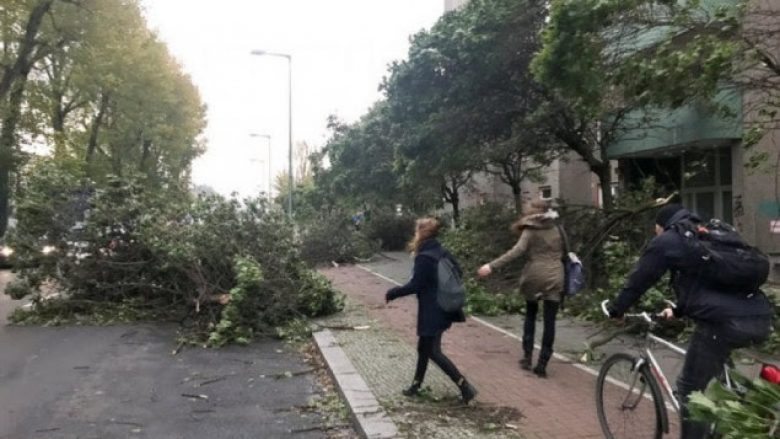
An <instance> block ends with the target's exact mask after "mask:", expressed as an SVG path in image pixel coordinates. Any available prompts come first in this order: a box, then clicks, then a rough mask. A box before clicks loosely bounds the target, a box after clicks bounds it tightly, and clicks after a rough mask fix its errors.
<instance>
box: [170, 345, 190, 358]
mask: <svg viewBox="0 0 780 439" xmlns="http://www.w3.org/2000/svg"><path fill="white" fill-rule="evenodd" d="M185 344H187V342H185V341H180V342H179V344H178V345H176V349H174V350H173V351H172V352H171V355H173V356H176V355H179V353H180V352H181V350H182V349H184V345H185Z"/></svg>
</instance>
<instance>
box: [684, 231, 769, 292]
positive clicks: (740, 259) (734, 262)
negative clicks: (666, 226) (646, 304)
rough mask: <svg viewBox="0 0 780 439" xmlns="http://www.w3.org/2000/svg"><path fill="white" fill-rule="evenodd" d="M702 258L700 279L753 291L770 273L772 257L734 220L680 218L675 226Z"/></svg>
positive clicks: (721, 287)
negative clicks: (749, 239) (744, 236)
mask: <svg viewBox="0 0 780 439" xmlns="http://www.w3.org/2000/svg"><path fill="white" fill-rule="evenodd" d="M672 227H673V228H674V229H676V230H677V232H678V233H680V234H681V235H682V237H683V240H684V242H685V243H686V245H688V246H689V248H690V249H691V250H692V252H693V254H694V255H695V257H696V258H697V260H698V261H699V263H698V264H694V267H696V269H698V271H699V280H700V282H702V283H704V284H706V285H707V286H709V287H711V288H713V289H715V290H718V291H724V292H732V293H740V294H752V293H755V292H756V291H757V290H758V288H759V287H760V286H761V285H762V284H763V283H765V282H766V281H767V278H768V277H769V258H767V257H766V255H765V254H763V253H761V251H759V250H758V249H757V248H755V247H753V246H751V245H748V243H746V242H745V240H744V239H742V237H741V236H740V235H739V233H738V232H737V229H736V228H735V227H734V226H732V225H731V224H727V223H725V222H723V221H721V220H717V219H713V220H710V221H709V222H708V223H694V222H692V221H681V222H679V223H677V224H675V225H674V226H672Z"/></svg>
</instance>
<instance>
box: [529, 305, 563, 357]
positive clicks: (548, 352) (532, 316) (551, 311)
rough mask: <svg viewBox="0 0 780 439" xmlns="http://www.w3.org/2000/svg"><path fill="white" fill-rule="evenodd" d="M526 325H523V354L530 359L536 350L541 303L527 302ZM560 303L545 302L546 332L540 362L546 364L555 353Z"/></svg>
mask: <svg viewBox="0 0 780 439" xmlns="http://www.w3.org/2000/svg"><path fill="white" fill-rule="evenodd" d="M525 304H526V307H525V310H526V312H525V324H524V325H523V352H524V353H525V355H526V357H530V356H531V353H532V352H533V350H534V332H536V315H537V314H538V312H539V302H538V301H536V300H533V301H531V300H529V301H526V302H525ZM559 307H560V303H558V302H555V301H552V300H545V301H544V332H542V350H541V351H540V352H539V361H541V362H543V363H544V364H546V363H547V361H548V360H549V359H550V357H551V356H552V353H553V342H555V318H556V316H557V315H558V308H559Z"/></svg>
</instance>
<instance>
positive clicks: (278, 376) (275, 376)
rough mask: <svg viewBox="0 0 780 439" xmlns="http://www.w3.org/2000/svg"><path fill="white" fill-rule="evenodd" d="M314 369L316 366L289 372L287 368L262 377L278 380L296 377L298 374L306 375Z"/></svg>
mask: <svg viewBox="0 0 780 439" xmlns="http://www.w3.org/2000/svg"><path fill="white" fill-rule="evenodd" d="M316 370H317V368H311V369H304V370H299V371H295V372H290V371H289V370H288V371H285V372H282V373H276V374H273V375H264V376H263V377H264V378H273V379H275V380H280V379H282V378H292V377H296V376H300V375H308V374H310V373H314V372H315V371H316Z"/></svg>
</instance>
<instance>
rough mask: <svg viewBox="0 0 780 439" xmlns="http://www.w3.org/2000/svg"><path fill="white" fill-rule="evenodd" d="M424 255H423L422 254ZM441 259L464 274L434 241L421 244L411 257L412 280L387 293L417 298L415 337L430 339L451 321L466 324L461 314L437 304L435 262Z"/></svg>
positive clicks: (461, 312) (394, 296)
mask: <svg viewBox="0 0 780 439" xmlns="http://www.w3.org/2000/svg"><path fill="white" fill-rule="evenodd" d="M423 253H424V254H423ZM442 257H448V258H450V259H451V260H452V261H453V263H454V264H455V268H456V269H457V270H458V274H460V275H461V276H462V275H463V273H462V271H461V269H460V266H458V263H457V261H455V258H453V257H452V255H450V253H449V252H448V251H447V250H446V249H445V248H444V247H442V246H441V244H440V243H439V241H437V240H436V239H428V240H426V241H424V242H423V243H422V244H421V245H420V248H419V249H418V251H417V256H415V258H414V269H413V271H412V279H411V280H409V282H407V283H406V285H402V286H400V287H395V288H391V289H390V290H389V291H388V292H387V297H388V299H391V300H392V299H397V298H399V297H403V296H408V295H410V294H416V295H417V335H418V336H420V337H432V336H436V335H439V334H441V333H442V332H444V331H446V330H447V329H449V327H450V326H451V325H452V322H465V321H466V317H465V315H464V314H463V311H462V310H461V311H456V312H446V311H444V310H443V309H441V307H439V304H438V302H437V301H436V285H437V281H438V261H439V259H440V258H442Z"/></svg>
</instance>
